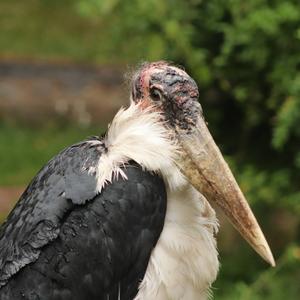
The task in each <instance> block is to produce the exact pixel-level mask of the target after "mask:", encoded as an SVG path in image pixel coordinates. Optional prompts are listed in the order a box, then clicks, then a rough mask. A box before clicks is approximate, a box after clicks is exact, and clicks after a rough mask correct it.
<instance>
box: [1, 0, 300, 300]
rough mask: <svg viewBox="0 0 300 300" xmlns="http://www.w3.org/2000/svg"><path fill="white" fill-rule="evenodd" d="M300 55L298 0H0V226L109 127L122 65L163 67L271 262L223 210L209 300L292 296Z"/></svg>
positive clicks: (299, 228) (122, 90) (297, 275)
mask: <svg viewBox="0 0 300 300" xmlns="http://www.w3.org/2000/svg"><path fill="white" fill-rule="evenodd" d="M299 53H300V2H299V0H286V1H285V0H249V1H244V0H209V1H208V0H166V1H160V0H147V1H144V0H65V1H59V0H27V1H17V0H1V1H0V221H3V220H4V219H5V216H6V215H7V213H8V211H9V210H10V209H11V207H12V205H13V203H14V202H15V201H16V200H17V199H18V197H19V195H20V193H21V192H22V191H23V189H24V187H25V186H26V185H27V184H28V183H29V181H30V180H31V178H32V177H33V176H34V175H35V174H36V172H37V171H38V170H39V169H40V168H41V166H42V165H43V164H44V163H46V162H47V161H48V160H49V159H50V158H51V157H52V156H53V155H54V154H56V153H57V152H58V151H60V150H61V149H62V148H64V147H66V146H68V145H70V144H71V143H73V142H76V141H79V140H81V139H83V138H85V137H86V136H89V135H96V134H101V133H102V132H103V131H105V129H106V126H107V123H108V122H109V120H111V118H112V116H113V115H114V113H115V112H116V111H117V110H118V108H119V107H120V106H121V105H126V104H127V103H128V89H127V86H126V84H125V79H124V73H128V72H130V70H132V68H133V67H134V66H136V65H137V64H138V63H140V62H142V61H145V60H148V61H152V60H161V59H165V60H169V61H173V62H174V63H175V64H180V65H182V66H184V67H185V69H186V70H187V72H189V73H190V74H191V75H192V76H193V77H194V78H195V79H196V81H197V82H198V85H199V89H200V102H201V104H202V106H203V108H204V113H205V116H206V119H207V121H208V123H209V128H210V130H211V132H212V134H213V136H214V137H215V140H216V142H217V144H218V145H219V146H220V148H221V150H222V152H223V153H224V154H225V156H226V159H227V161H228V162H229V164H230V166H231V168H232V169H233V172H234V174H235V175H236V177H237V179H238V182H239V183H240V185H241V188H242V190H243V191H244V193H245V194H246V196H247V199H248V200H249V202H250V203H251V206H252V208H253V210H254V212H255V214H256V216H257V218H258V220H259V222H260V224H261V225H262V228H263V230H264V232H265V234H266V236H267V239H268V241H269V242H270V246H271V248H272V249H273V252H274V254H275V258H276V261H277V267H276V268H270V267H268V266H267V265H266V264H265V263H264V262H263V261H262V260H261V259H260V258H259V257H258V256H257V255H256V254H255V253H254V252H253V250H252V249H250V247H249V246H248V245H247V244H246V243H245V242H244V241H243V240H242V239H241V238H240V236H239V235H238V234H237V233H236V232H235V231H234V230H233V229H232V227H231V225H230V224H228V222H227V221H226V220H224V218H223V216H222V215H221V214H220V213H219V214H218V215H219V218H220V220H221V230H220V233H219V235H218V244H219V252H220V259H221V264H222V266H221V270H220V275H219V279H218V280H217V282H215V284H214V286H213V289H214V294H215V299H228V300H229V299H230V300H234V299H243V300H250V299H251V300H261V299H264V300H268V299H272V300H276V299H278V300H282V299H299V295H300V284H299V283H300V126H299V124H300V55H299Z"/></svg>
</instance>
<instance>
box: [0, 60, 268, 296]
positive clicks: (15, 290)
mask: <svg viewBox="0 0 300 300" xmlns="http://www.w3.org/2000/svg"><path fill="white" fill-rule="evenodd" d="M134 82H135V86H134V87H133V91H132V100H131V105H130V106H129V107H128V108H127V109H121V110H120V111H119V113H118V114H117V115H116V116H115V118H114V120H113V121H112V123H111V125H110V126H109V128H108V131H107V132H106V134H105V135H104V136H103V137H102V138H97V137H94V138H90V139H88V140H86V141H83V142H81V143H78V144H76V145H73V146H71V147H69V148H67V149H66V150H64V151H62V152H61V153H60V154H58V155H57V156H56V157H55V158H53V159H52V160H51V161H50V162H49V163H48V164H47V165H46V166H45V167H44V168H43V169H42V170H41V171H40V172H39V173H38V174H37V176H36V177H35V178H34V179H33V181H32V182H31V184H30V185H29V187H28V188H27V189H26V191H25V192H24V194H23V195H22V196H21V198H20V200H19V202H18V204H17V205H16V207H15V208H14V210H13V211H12V212H11V213H10V215H9V217H8V219H7V221H6V223H5V224H4V225H3V226H2V228H1V229H0V300H71V299H72V300H84V299H89V300H94V299H95V300H102V299H103V300H107V299H109V300H114V299H115V300H119V299H121V300H133V299H134V300H150V299H151V300H153V299H158V300H182V299H184V300H196V299H200V300H201V299H207V297H208V294H209V288H210V286H211V284H212V283H213V281H214V280H215V278H216V276H217V272H218V267H219V263H218V254H217V249H216V241H215V237H214V234H215V233H216V232H217V229H218V222H217V219H216V216H215V212H214V210H213V209H212V208H211V206H210V204H209V202H208V201H207V200H206V198H205V197H204V196H203V194H204V195H205V196H207V197H212V198H213V199H214V198H215V197H217V199H221V200H222V201H224V203H225V204H226V205H224V207H225V212H227V213H228V215H229V217H232V218H233V222H234V224H236V226H237V228H238V229H239V230H240V231H241V232H242V233H243V234H244V235H245V236H246V238H247V239H248V240H249V242H250V243H252V244H254V242H255V241H256V240H259V239H260V238H263V237H261V236H260V234H261V233H260V231H259V228H258V229H257V225H256V223H255V222H256V221H255V219H254V220H253V218H254V217H252V215H251V212H250V213H249V210H248V206H247V204H245V202H244V199H243V197H242V194H240V192H239V190H238V187H237V185H236V183H234V182H233V181H232V180H234V179H233V177H230V176H232V175H230V174H229V175H228V174H227V173H228V170H227V168H228V167H227V166H226V164H225V162H223V161H222V159H221V158H220V157H219V155H220V154H219V152H218V150H215V148H213V149H212V153H213V156H212V158H211V161H207V160H206V159H205V157H206V156H207V155H209V153H208V149H207V148H205V147H208V146H210V145H212V147H215V146H214V145H213V144H212V143H213V142H212V141H211V137H210V136H209V135H208V136H206V135H205V132H206V131H205V129H203V130H202V131H201V132H200V140H197V139H196V137H197V136H198V134H199V132H198V129H199V128H200V127H201V126H202V125H201V124H203V120H202V114H201V107H200V105H199V103H198V102H197V99H198V90H197V86H196V84H195V83H194V81H193V80H192V79H191V78H190V77H188V75H187V74H186V73H185V72H184V71H182V70H179V69H177V68H175V67H170V66H169V65H168V64H165V63H154V64H150V65H146V66H145V67H143V68H142V70H141V71H140V72H139V73H138V76H137V77H136V78H135V81H134ZM151 84H153V85H155V90H153V89H152V88H149V86H150V85H151ZM164 84H165V85H166V86H165V88H164V89H163V85H164ZM157 89H159V90H157ZM162 95H163V96H162ZM151 99H152V100H151ZM163 99H169V100H168V101H167V100H163ZM171 100H172V101H175V102H170V101H171ZM151 101H153V102H151ZM166 101H167V102H166ZM170 103H171V105H170ZM195 128H196V129H195ZM202 135H203V136H202ZM203 139H204V140H203ZM189 145H192V148H189ZM202 146H203V147H204V148H202ZM193 148H194V149H193ZM198 148H199V149H198ZM201 149H202V150H201ZM194 152H195V155H196V158H197V159H194V158H193V155H194V154H193V153H194ZM199 161H200V162H201V163H202V164H200V165H199V164H198V162H199ZM211 165H212V167H211ZM216 170H220V172H221V171H224V172H225V175H226V176H225V177H224V182H225V184H224V186H225V189H224V186H223V185H222V183H218V181H217V179H215V176H218V174H217V173H216ZM228 176H229V177H228ZM199 180H200V181H199ZM226 180H227V181H226ZM199 182H202V183H201V184H199ZM232 182H233V183H232ZM207 183H209V184H208V188H207V187H206V186H207ZM228 191H229V192H230V193H229V192H228ZM231 193H232V194H233V198H234V199H233V200H231V199H230V195H231ZM230 201H233V203H234V204H233V205H234V206H233V210H232V211H231V210H230V206H231V205H232V204H231V202H230ZM221 203H223V202H221ZM222 205H223V204H222ZM222 205H221V206H222ZM237 208H238V211H236V210H237ZM244 219H245V220H246V221H244ZM244 222H246V223H244ZM244 224H247V226H248V229H245V227H244V226H245V225H244ZM252 226H253V227H252ZM248 231H249V232H250V233H252V232H255V234H258V236H255V235H251V236H250V235H249V234H248ZM253 236H255V237H253ZM259 245H263V246H264V247H265V245H264V244H263V241H262V244H260V243H259ZM254 247H256V248H257V249H258V250H257V251H260V253H262V255H264V257H267V259H270V260H271V258H270V257H268V254H269V253H268V251H267V250H262V249H261V248H259V247H262V246H254ZM266 249H267V248H266Z"/></svg>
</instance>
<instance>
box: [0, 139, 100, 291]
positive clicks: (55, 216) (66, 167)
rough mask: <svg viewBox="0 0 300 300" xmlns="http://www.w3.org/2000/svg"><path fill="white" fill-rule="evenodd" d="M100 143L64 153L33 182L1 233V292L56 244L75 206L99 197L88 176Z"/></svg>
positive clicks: (80, 144)
mask: <svg viewBox="0 0 300 300" xmlns="http://www.w3.org/2000/svg"><path fill="white" fill-rule="evenodd" d="M103 147H104V146H103V144H102V143H101V141H98V142H97V143H96V142H95V141H85V142H82V143H79V144H76V145H74V146H71V147H69V148H67V149H66V150H64V151H62V152H61V153H60V154H58V155H57V156H56V157H54V158H53V159H52V160H51V161H50V162H49V163H48V164H47V165H46V166H45V167H44V168H43V169H42V170H41V171H40V172H39V173H38V174H37V176H36V177H35V178H34V179H33V181H32V182H31V183H30V185H29V186H28V188H27V189H26V190H25V192H24V193H23V195H22V196H21V198H20V200H19V202H18V203H17V205H16V207H15V208H14V209H13V210H12V212H11V213H10V215H9V216H8V218H7V221H6V222H5V223H4V225H3V226H2V227H1V229H0V288H1V286H3V285H4V284H5V283H6V282H7V281H8V279H9V278H10V277H11V276H12V275H13V274H15V273H16V272H18V271H19V270H20V269H21V268H22V267H24V266H26V265H27V264H29V263H32V262H34V261H35V260H37V259H38V257H39V254H40V251H41V250H40V249H41V248H42V247H43V246H45V245H47V244H48V243H49V242H50V241H52V240H54V239H55V238H56V237H57V236H58V234H59V231H60V226H61V219H62V218H63V217H64V215H65V214H66V212H68V211H69V210H70V209H71V208H72V207H74V203H78V201H79V200H78V199H79V198H78V197H81V198H80V199H81V201H83V202H84V201H86V200H89V199H92V198H94V197H95V195H96V180H95V176H91V175H90V174H88V170H89V168H90V167H91V166H94V165H95V164H96V163H97V161H98V160H99V158H100V156H101V153H102V152H103V151H104V150H103Z"/></svg>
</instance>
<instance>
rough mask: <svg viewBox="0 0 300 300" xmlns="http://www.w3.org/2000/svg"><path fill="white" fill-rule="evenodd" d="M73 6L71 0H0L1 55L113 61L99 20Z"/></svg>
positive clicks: (100, 61)
mask: <svg viewBox="0 0 300 300" xmlns="http://www.w3.org/2000/svg"><path fill="white" fill-rule="evenodd" d="M75 5H76V3H75V2H74V1H71V0H66V1H63V2H61V1H58V0H53V1H49V0H43V1H41V0H27V1H18V0H1V1H0V56H1V57H8V58H21V59H22V58H32V57H34V58H35V59H46V60H49V59H50V60H51V59H53V60H57V59H63V60H70V61H78V62H97V63H103V62H104V63H111V64H112V63H116V58H117V57H113V58H112V57H111V50H112V49H111V48H109V47H111V46H110V45H109V43H107V40H106V39H107V38H108V37H106V36H105V29H102V26H101V22H100V21H99V22H96V21H89V20H88V19H87V18H83V17H82V16H80V15H79V14H78V13H77V11H76V8H75ZM54 20H55V21H54Z"/></svg>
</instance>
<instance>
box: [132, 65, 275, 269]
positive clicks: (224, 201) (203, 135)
mask: <svg viewBox="0 0 300 300" xmlns="http://www.w3.org/2000/svg"><path fill="white" fill-rule="evenodd" d="M131 100H132V101H133V102H135V103H137V104H139V105H140V106H141V107H142V108H147V107H152V108H153V109H155V110H157V111H159V112H160V113H161V115H162V117H163V118H164V121H165V124H166V126H168V128H169V130H170V131H171V133H172V134H171V136H172V137H173V138H174V139H176V142H177V143H178V144H179V145H180V147H181V149H180V150H181V151H180V153H181V154H180V155H179V156H178V159H177V161H176V163H177V165H178V167H179V168H180V170H181V172H182V173H183V174H184V175H185V176H186V178H187V179H188V180H189V181H190V183H191V184H192V185H193V186H194V187H195V188H196V189H197V190H198V191H199V192H200V193H201V194H203V195H204V196H205V197H206V199H207V200H208V201H211V202H215V203H216V204H217V205H218V206H219V207H220V208H221V209H222V210H223V211H224V212H225V214H226V215H227V217H228V218H229V220H230V221H231V223H232V224H233V225H234V226H235V228H236V229H237V230H238V231H239V232H240V233H241V235H242V236H243V237H244V238H245V239H246V240H247V241H248V243H249V244H250V245H251V246H252V247H253V248H254V250H255V251H257V253H259V254H260V255H261V256H262V257H263V258H264V259H265V260H266V261H267V262H269V263H270V264H271V265H272V266H274V265H275V262H274V258H273V255H272V253H271V250H270V248H269V246H268V243H267V241H266V239H265V237H264V235H263V233H262V231H261V229H260V227H259V225H258V223H257V221H256V218H255V216H254V215H253V213H252V211H251V209H250V207H249V205H248V203H247V201H246V199H245V197H244V195H243V193H242V192H241V190H240V188H239V186H238V184H237V182H236V180H235V178H234V176H233V175H232V173H231V171H230V169H229V167H228V165H227V163H226V162H225V160H224V158H223V157H222V154H221V152H220V150H219V148H218V147H217V146H216V144H215V142H214V140H213V138H212V137H211V135H210V133H209V131H208V128H207V126H206V123H205V120H204V118H203V115H202V108H201V105H200V103H199V91H198V87H197V84H196V83H195V81H194V80H193V79H192V78H191V77H190V76H189V75H188V74H187V73H186V72H185V71H183V70H182V69H180V68H177V67H174V66H172V65H169V64H168V63H166V62H156V63H149V64H144V65H143V66H142V67H141V68H140V70H139V71H137V72H136V74H135V75H134V78H133V82H132V95H131Z"/></svg>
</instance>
